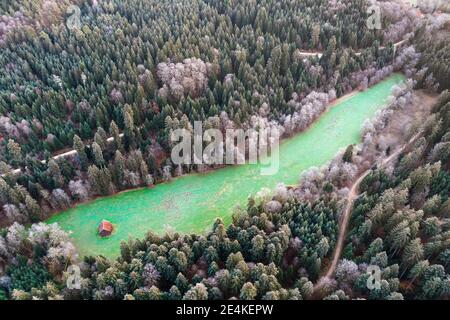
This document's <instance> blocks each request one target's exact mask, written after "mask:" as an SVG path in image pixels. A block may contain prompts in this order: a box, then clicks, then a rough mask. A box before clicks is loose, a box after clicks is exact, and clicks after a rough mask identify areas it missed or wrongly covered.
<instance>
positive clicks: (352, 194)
mask: <svg viewBox="0 0 450 320" xmlns="http://www.w3.org/2000/svg"><path fill="white" fill-rule="evenodd" d="M421 133H422V132H418V133H417V134H415V135H414V136H413V137H412V138H411V139H409V141H408V142H406V143H405V144H404V145H403V146H402V147H400V148H398V149H397V150H396V151H395V152H393V153H392V154H391V155H390V156H389V157H387V158H386V159H384V160H383V161H382V162H381V163H380V164H379V165H378V167H379V168H380V167H384V166H385V165H387V164H389V163H390V162H391V161H392V160H393V159H395V158H396V157H397V156H399V155H400V154H401V153H402V152H403V151H405V149H406V148H407V147H408V146H410V145H411V144H412V143H413V142H414V141H416V140H417V138H418V137H419V136H420V135H421ZM370 172H371V169H368V170H366V171H364V172H363V173H362V174H360V175H359V177H358V179H356V181H355V182H354V183H353V185H352V186H351V188H350V191H349V193H348V196H347V199H346V200H347V204H346V207H345V209H344V213H343V216H342V219H341V223H340V228H339V236H338V241H337V243H336V248H335V250H334V253H333V260H332V262H331V264H330V266H329V267H328V270H327V272H326V273H325V275H324V276H323V277H321V278H320V279H319V281H318V282H317V283H316V284H315V285H314V289H313V291H314V292H316V291H317V290H318V289H320V288H321V287H322V284H323V283H322V281H321V280H323V279H324V278H325V279H327V278H328V279H329V278H331V276H332V275H333V273H334V272H335V271H336V266H337V264H338V262H339V259H340V257H341V253H342V249H343V248H344V243H345V236H346V235H347V227H348V222H349V220H350V217H351V212H352V208H353V203H354V201H355V199H356V198H357V197H358V196H359V192H358V191H359V185H360V184H361V182H362V181H363V180H364V178H365V177H367V175H368V174H369V173H370Z"/></svg>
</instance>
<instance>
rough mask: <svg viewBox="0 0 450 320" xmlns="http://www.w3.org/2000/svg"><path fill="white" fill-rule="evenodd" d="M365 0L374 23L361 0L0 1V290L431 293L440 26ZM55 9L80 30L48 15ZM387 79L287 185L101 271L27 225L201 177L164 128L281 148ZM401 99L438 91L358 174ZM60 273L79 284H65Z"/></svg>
mask: <svg viewBox="0 0 450 320" xmlns="http://www.w3.org/2000/svg"><path fill="white" fill-rule="evenodd" d="M371 3H372V2H371ZM377 3H378V4H379V5H380V7H381V9H382V13H383V15H382V16H383V20H382V26H383V28H382V29H381V30H370V29H368V28H367V25H366V21H367V18H368V12H367V7H368V6H369V5H370V3H369V2H368V1H365V0H357V1H353V0H340V1H337V0H300V1H289V0H283V1H277V2H275V1H272V0H264V1H245V2H244V3H241V2H239V1H216V0H194V1H187V0H186V1H185V0H179V1H170V0H167V1H165V0H164V1H153V0H148V1H135V0H126V1H123V0H111V1H107V2H106V1H96V0H78V1H69V0H67V1H58V2H53V1H38V0H22V1H4V2H2V3H1V5H0V15H1V16H0V47H1V52H0V65H1V67H2V68H1V71H0V72H1V76H0V173H1V177H0V226H2V227H4V228H3V229H0V299H17V300H21V299H138V300H139V299H189V300H192V299H196V300H201V299H235V298H237V299H317V298H323V299H354V298H367V299H446V298H448V297H449V295H450V283H449V273H450V270H449V268H450V266H449V261H450V220H449V219H450V199H449V194H450V173H449V169H450V148H449V147H450V132H449V128H450V119H449V115H450V94H449V93H448V91H445V90H448V89H450V86H449V82H448V81H449V80H448V79H449V78H450V70H449V63H450V56H449V52H450V51H449V43H450V41H448V40H449V33H448V30H445V29H444V28H442V27H443V26H444V24H445V21H444V22H443V21H442V20H440V18H439V17H434V16H429V19H430V20H429V21H427V22H424V21H422V20H421V18H420V17H419V16H418V15H417V12H416V11H415V10H413V9H411V8H409V7H406V6H401V5H399V4H398V3H397V2H394V1H380V2H377ZM71 4H76V5H77V6H78V7H79V8H80V19H81V28H79V29H73V28H70V27H69V26H68V25H67V24H66V20H67V19H68V16H70V14H67V12H66V9H67V7H68V6H69V5H71ZM49 13H51V14H49ZM401 40H405V41H408V43H407V45H405V46H404V47H399V48H396V49H394V43H395V42H399V41H401ZM305 52H306V53H315V52H318V53H321V55H320V56H319V55H312V56H305V55H304V53H305ZM394 71H398V72H403V73H404V74H405V75H406V76H407V77H408V78H409V80H407V81H406V82H405V84H404V85H402V86H400V87H397V88H395V90H393V97H392V101H391V103H390V105H389V106H388V107H387V108H386V110H384V111H383V112H381V113H379V114H378V116H377V117H376V119H374V120H372V122H368V123H366V124H365V126H364V128H363V132H362V135H363V142H362V143H361V144H360V145H358V146H349V148H348V149H347V150H345V152H342V153H339V154H338V155H337V156H336V158H335V159H334V160H332V161H331V163H329V164H328V165H327V166H325V167H324V168H321V169H312V170H310V171H308V172H307V173H306V174H305V175H304V176H303V177H302V180H301V181H300V184H299V185H298V186H295V187H286V186H284V185H282V184H280V185H279V186H278V187H277V188H276V189H275V190H273V191H268V190H262V191H261V192H260V193H258V194H256V195H254V196H252V197H251V198H250V199H249V200H248V205H247V207H246V208H243V209H241V210H238V211H237V212H236V213H235V214H234V215H233V222H232V223H231V224H230V225H225V224H224V223H223V221H221V220H220V219H217V221H216V222H215V223H214V225H213V226H212V229H211V232H209V233H208V234H206V235H180V234H177V233H168V234H166V235H162V236H161V235H156V234H154V233H152V232H151V231H149V233H148V235H147V236H146V237H145V238H144V239H130V240H128V241H126V242H123V243H122V245H121V248H120V249H121V255H120V257H119V258H118V259H117V260H114V261H112V260H108V259H106V258H104V257H101V256H97V257H81V256H79V255H78V253H77V250H76V248H75V247H74V246H73V244H72V243H71V242H70V237H69V235H68V234H66V233H65V232H64V231H63V230H61V229H60V228H59V227H58V226H57V225H54V224H53V225H48V224H45V223H44V222H42V221H45V219H47V218H48V217H49V216H50V215H51V214H52V213H54V212H57V211H60V210H62V209H65V208H69V207H71V206H72V205H74V204H76V203H78V202H82V201H86V200H88V199H92V198H94V197H96V196H103V195H109V194H113V193H115V192H117V191H120V190H125V189H130V188H135V187H139V186H152V185H153V184H155V183H158V182H161V181H165V180H169V179H171V178H172V177H173V176H177V175H181V174H184V173H189V172H191V171H202V170H204V168H203V167H202V166H199V165H190V166H183V167H175V166H174V165H173V164H172V163H171V162H170V159H169V158H168V157H167V155H168V153H169V152H170V147H171V146H170V143H169V140H168V136H169V134H170V132H171V130H173V129H176V128H185V129H188V130H192V123H193V121H198V120H201V121H203V123H204V127H206V128H218V129H221V130H225V129H226V128H231V127H242V128H250V127H253V126H256V125H259V124H260V123H261V122H263V123H266V124H270V125H276V126H278V127H279V128H280V130H281V131H282V133H283V135H284V137H287V136H289V135H292V134H294V133H295V132H298V131H302V130H304V129H305V128H307V127H308V125H309V124H311V123H312V122H313V121H314V120H315V119H316V118H317V117H318V116H319V115H320V114H321V113H322V112H324V111H325V109H326V105H327V104H328V103H329V102H330V101H333V100H335V99H336V98H337V97H340V96H342V95H344V94H346V93H349V92H352V91H353V90H365V89H367V87H368V86H371V85H373V84H375V83H377V82H379V81H380V80H382V79H383V78H384V77H386V76H387V75H389V74H390V73H392V72H394ZM419 89H420V90H426V91H427V92H433V93H436V94H437V93H440V96H439V99H438V102H437V103H436V104H435V105H434V107H433V109H432V110H431V112H430V114H425V115H424V117H426V119H427V120H426V121H425V119H422V123H421V125H420V126H418V127H419V128H413V127H411V128H409V126H408V129H411V131H412V132H413V133H417V132H420V137H419V138H418V139H416V140H415V141H414V143H413V145H411V146H409V148H407V149H406V150H405V151H404V152H402V154H401V156H400V158H399V160H398V161H396V162H395V163H394V164H393V165H392V166H389V167H387V168H384V167H378V168H377V164H378V163H379V160H380V159H381V158H382V157H383V156H386V155H389V154H390V151H391V148H392V145H395V144H394V143H393V142H391V144H387V143H385V140H386V139H385V137H384V136H383V135H385V134H386V132H387V131H389V130H390V131H389V134H390V135H393V133H392V132H393V129H392V127H393V126H394V122H396V121H397V120H398V119H399V118H400V117H402V118H405V119H406V117H408V116H410V115H411V114H412V113H411V110H412V108H414V103H413V101H414V95H415V92H416V91H417V90H419ZM396 116H397V117H398V118H395V117H396ZM393 119H395V120H393ZM413 129H416V131H414V130H413ZM420 130H421V131H420ZM390 138H391V137H390ZM396 138H397V139H398V140H397V141H396V143H401V144H403V143H405V142H406V140H405V137H403V136H401V135H399V134H397V136H396ZM72 148H73V149H74V150H76V152H75V153H71V154H70V155H69V156H67V157H66V156H64V157H55V158H53V157H54V156H57V155H58V154H62V153H64V152H66V151H68V150H71V149H72ZM370 169H372V171H371V173H370V174H369V175H368V176H367V177H366V178H365V179H364V180H363V182H362V183H361V186H360V193H361V195H360V196H359V197H358V198H357V200H356V202H355V204H354V206H353V207H352V216H351V221H350V225H349V232H348V234H347V237H346V240H345V249H344V252H343V254H342V259H341V260H340V261H339V264H338V266H337V268H336V272H335V276H334V277H333V279H331V278H321V276H322V275H323V271H324V270H325V269H326V268H327V266H328V265H329V263H330V260H331V258H332V255H333V252H334V249H335V247H336V241H337V235H338V230H339V226H340V218H341V215H342V210H343V207H344V206H345V198H346V193H347V192H348V187H349V186H350V185H351V184H352V182H353V181H354V180H355V179H356V178H357V177H358V175H359V174H360V173H362V172H363V171H365V170H370ZM30 224H31V225H30ZM71 264H76V265H78V266H79V267H80V269H81V279H82V281H81V290H73V289H69V288H67V282H66V280H67V278H68V277H69V276H70V275H69V273H68V272H67V267H68V266H69V265H71ZM368 265H376V266H378V267H380V268H381V269H382V279H383V280H382V286H381V288H380V289H377V290H368V288H367V286H366V282H367V277H368V274H367V272H366V270H367V267H368ZM318 282H319V283H321V286H320V288H319V289H316V288H315V285H314V284H315V283H318Z"/></svg>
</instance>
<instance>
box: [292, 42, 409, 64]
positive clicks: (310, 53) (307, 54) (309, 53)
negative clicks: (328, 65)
mask: <svg viewBox="0 0 450 320" xmlns="http://www.w3.org/2000/svg"><path fill="white" fill-rule="evenodd" d="M406 41H407V40H406V39H404V40H401V41H399V42H397V43H394V50H397V48H398V47H399V46H401V45H402V44H404V43H405V42H406ZM384 48H385V47H384V46H381V47H380V49H381V50H383V49H384ZM394 52H395V51H394ZM299 53H300V56H301V57H315V56H317V57H318V58H319V59H320V58H321V57H322V55H323V51H299ZM361 54H362V51H358V52H355V55H357V56H360V55H361Z"/></svg>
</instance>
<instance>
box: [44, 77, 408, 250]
mask: <svg viewBox="0 0 450 320" xmlns="http://www.w3.org/2000/svg"><path fill="white" fill-rule="evenodd" d="M403 79H404V77H403V76H402V75H400V74H394V75H392V76H390V77H389V78H387V79H385V80H384V81H382V82H381V83H379V84H377V85H375V86H373V87H371V88H369V89H368V90H367V91H365V92H360V93H358V94H356V95H354V96H352V97H350V98H348V99H347V100H345V101H342V102H340V103H339V104H336V105H335V106H334V107H332V108H331V109H330V110H329V111H328V112H326V113H325V114H323V115H322V116H321V117H320V118H319V120H318V121H316V123H314V124H313V125H312V126H311V127H310V128H309V129H308V130H306V131H305V132H302V133H299V134H297V135H296V136H294V137H292V138H290V139H287V140H285V141H283V142H282V144H281V145H280V168H279V171H278V173H277V174H275V175H272V176H262V175H260V168H261V165H260V164H258V165H242V166H234V167H227V168H224V169H219V170H215V171H212V172H209V173H205V174H190V175H186V176H183V177H179V178H176V179H174V180H172V181H171V182H168V183H163V184H159V185H157V186H155V187H154V188H151V189H140V190H133V191H129V192H124V193H120V194H117V195H114V196H110V197H105V198H100V199H97V200H94V201H92V202H89V203H85V204H80V205H78V206H76V207H74V208H72V209H69V210H67V211H64V212H62V213H59V214H57V215H55V216H53V217H52V218H50V219H49V220H48V221H47V222H48V223H53V222H57V223H59V224H60V226H61V227H62V228H63V229H65V230H66V231H71V232H72V234H71V237H72V239H73V242H74V243H75V245H76V246H77V248H78V249H79V251H80V253H81V254H83V255H98V254H101V255H104V256H105V257H109V258H114V257H116V256H118V255H119V252H120V248H119V244H120V241H121V240H127V239H128V238H129V237H133V238H141V237H143V236H144V235H145V233H146V232H147V231H148V230H153V231H154V232H156V233H159V234H161V233H164V231H165V230H167V229H168V228H171V229H174V230H175V231H177V232H181V233H202V232H205V231H207V230H208V229H209V228H211V226H212V223H213V221H214V219H215V218H216V217H221V218H222V219H223V220H224V221H225V222H226V223H229V222H230V221H231V215H232V212H233V210H234V208H235V207H236V205H245V204H246V200H247V198H248V196H249V195H250V194H255V193H256V192H258V191H259V190H260V189H261V188H263V187H267V188H273V187H275V186H276V184H277V183H278V182H284V183H285V184H288V185H289V184H296V183H297V182H298V180H299V177H300V174H301V173H302V172H304V171H305V170H306V169H308V168H310V167H313V166H321V165H324V164H325V163H327V162H328V161H329V160H331V159H332V158H333V157H334V156H335V155H336V153H337V152H338V151H339V149H341V148H345V147H346V146H348V145H349V144H352V143H358V142H359V141H360V129H361V125H362V123H363V122H364V120H365V119H367V118H370V117H372V116H373V115H374V114H375V112H376V111H377V110H379V109H381V108H382V107H383V106H385V104H386V100H387V98H388V96H389V95H390V92H391V88H392V86H393V85H395V84H398V83H399V82H401V81H402V80H403ZM102 219H107V220H109V221H111V222H112V223H113V224H114V227H115V231H114V233H113V234H112V235H111V236H110V237H108V238H101V237H99V236H98V235H97V226H98V224H99V223H100V221H101V220H102Z"/></svg>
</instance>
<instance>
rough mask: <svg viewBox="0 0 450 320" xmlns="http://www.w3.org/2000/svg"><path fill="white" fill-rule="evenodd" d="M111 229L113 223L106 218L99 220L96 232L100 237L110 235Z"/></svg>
mask: <svg viewBox="0 0 450 320" xmlns="http://www.w3.org/2000/svg"><path fill="white" fill-rule="evenodd" d="M112 231H113V225H112V223H111V222H109V221H107V220H103V221H102V222H100V225H99V226H98V234H99V235H100V236H101V237H107V236H110V235H111V233H112Z"/></svg>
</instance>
